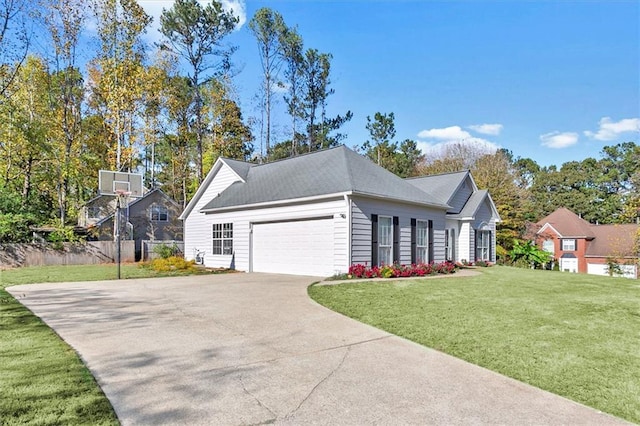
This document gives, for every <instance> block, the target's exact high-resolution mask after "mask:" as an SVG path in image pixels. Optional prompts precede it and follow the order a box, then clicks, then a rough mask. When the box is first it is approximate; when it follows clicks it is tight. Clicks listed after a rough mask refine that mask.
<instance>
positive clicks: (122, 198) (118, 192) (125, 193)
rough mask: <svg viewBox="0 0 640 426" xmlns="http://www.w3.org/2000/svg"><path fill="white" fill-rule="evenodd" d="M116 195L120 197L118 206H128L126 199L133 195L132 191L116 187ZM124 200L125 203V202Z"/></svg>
mask: <svg viewBox="0 0 640 426" xmlns="http://www.w3.org/2000/svg"><path fill="white" fill-rule="evenodd" d="M115 193H116V197H118V206H119V207H121V208H122V207H127V203H126V201H127V200H129V197H131V191H125V190H124V189H116V191H115ZM123 202H124V204H123Z"/></svg>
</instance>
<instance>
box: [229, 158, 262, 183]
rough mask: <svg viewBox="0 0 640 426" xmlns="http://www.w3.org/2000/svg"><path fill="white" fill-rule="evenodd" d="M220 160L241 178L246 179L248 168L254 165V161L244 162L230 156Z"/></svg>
mask: <svg viewBox="0 0 640 426" xmlns="http://www.w3.org/2000/svg"><path fill="white" fill-rule="evenodd" d="M222 161H223V162H224V163H225V164H226V165H227V166H229V167H231V170H233V171H234V172H235V173H236V174H237V175H238V176H240V178H242V180H247V175H248V174H249V169H251V167H253V166H255V164H254V163H246V162H244V161H239V160H232V159H231V158H222Z"/></svg>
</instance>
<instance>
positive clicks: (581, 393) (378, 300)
mask: <svg viewBox="0 0 640 426" xmlns="http://www.w3.org/2000/svg"><path fill="white" fill-rule="evenodd" d="M481 271H482V274H480V275H478V276H476V277H458V278H456V277H455V275H454V276H452V277H449V278H446V279H438V280H424V279H422V280H420V279H415V280H408V281H395V282H376V283H347V284H338V285H328V286H317V285H316V286H312V287H310V288H309V294H310V296H311V297H312V298H313V299H314V300H316V301H317V302H319V303H321V304H322V305H325V306H327V307H329V308H331V309H333V310H335V311H337V312H340V313H343V314H345V315H347V316H349V317H352V318H355V319H357V320H360V321H362V322H365V323H367V324H371V325H373V326H375V327H378V328H381V329H383V330H386V331H388V332H390V333H393V334H396V335H398V336H402V337H405V338H407V339H409V340H413V341H415V342H417V343H420V344H422V345H425V346H428V347H431V348H435V349H437V350H440V351H442V352H445V353H448V354H451V355H453V356H456V357H458V358H461V359H464V360H467V361H469V362H471V363H474V364H477V365H480V366H482V367H485V368H488V369H490V370H493V371H497V372H499V373H501V374H504V375H506V376H509V377H513V378H515V379H517V380H520V381H523V382H526V383H529V384H532V385H534V386H537V387H539V388H542V389H545V390H548V391H550V392H553V393H556V394H558V395H562V396H564V397H566V398H569V399H572V400H574V401H577V402H580V403H582V404H585V405H588V406H591V407H594V408H596V409H599V410H601V411H604V412H607V413H610V414H613V415H615V416H618V417H621V418H624V419H626V420H629V421H631V422H635V423H640V403H638V401H640V346H639V344H640V282H639V281H637V280H629V279H624V278H609V277H598V276H593V275H577V274H568V273H560V272H551V271H533V270H527V269H516V268H508V267H492V268H487V269H481Z"/></svg>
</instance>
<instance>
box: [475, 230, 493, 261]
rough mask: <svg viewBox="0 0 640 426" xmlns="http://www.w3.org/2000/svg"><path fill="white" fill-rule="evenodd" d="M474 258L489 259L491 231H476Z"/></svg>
mask: <svg viewBox="0 0 640 426" xmlns="http://www.w3.org/2000/svg"><path fill="white" fill-rule="evenodd" d="M476 233H477V235H476V260H484V261H490V260H491V258H490V256H491V231H489V230H477V231H476Z"/></svg>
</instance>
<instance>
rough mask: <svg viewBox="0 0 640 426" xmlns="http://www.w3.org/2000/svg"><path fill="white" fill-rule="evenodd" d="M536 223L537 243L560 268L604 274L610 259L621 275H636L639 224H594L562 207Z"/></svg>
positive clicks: (607, 269) (568, 270)
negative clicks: (550, 255) (617, 266)
mask: <svg viewBox="0 0 640 426" xmlns="http://www.w3.org/2000/svg"><path fill="white" fill-rule="evenodd" d="M536 226H537V231H536V243H537V245H538V246H539V247H540V248H542V249H543V250H546V251H548V252H549V253H551V254H552V255H553V257H554V259H555V261H556V262H558V264H559V267H560V270H561V271H567V272H579V273H587V274H595V275H608V274H609V263H611V262H613V263H615V264H618V265H619V266H620V272H622V275H624V276H625V277H629V278H637V277H638V248H637V246H636V244H637V243H636V238H637V237H638V230H639V229H640V225H633V224H623V225H594V224H591V223H589V222H587V221H586V220H584V219H582V218H581V217H579V216H578V215H576V214H575V213H573V212H572V211H571V210H569V209H566V208H564V207H562V208H559V209H558V210H556V211H554V212H553V213H551V214H550V215H548V216H547V217H545V218H543V219H542V220H540V221H538V222H537V223H536Z"/></svg>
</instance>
